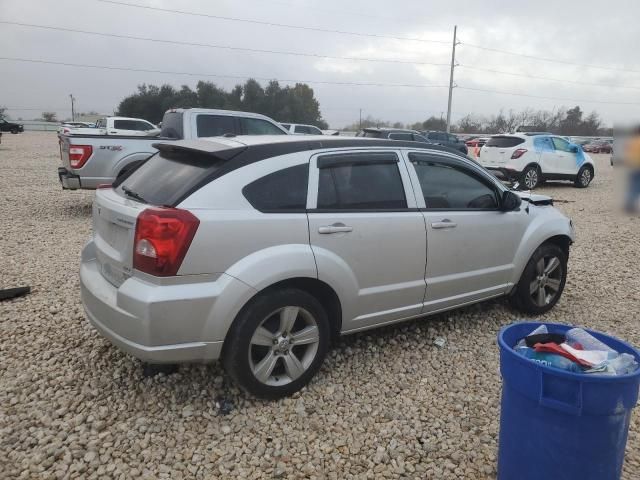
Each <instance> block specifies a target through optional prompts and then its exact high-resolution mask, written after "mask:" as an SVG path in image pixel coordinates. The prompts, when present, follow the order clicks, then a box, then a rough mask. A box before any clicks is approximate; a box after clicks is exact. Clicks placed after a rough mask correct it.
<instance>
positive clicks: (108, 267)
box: [93, 189, 146, 287]
mask: <svg viewBox="0 0 640 480" xmlns="http://www.w3.org/2000/svg"><path fill="white" fill-rule="evenodd" d="M145 207H146V206H145V205H144V204H141V203H139V202H136V201H134V200H131V199H128V198H124V197H121V196H120V195H118V194H117V193H116V192H115V191H114V190H112V189H99V190H97V191H96V198H95V200H94V202H93V239H94V242H95V247H96V260H97V261H98V264H99V267H100V271H101V273H102V276H103V277H104V278H105V279H107V281H109V282H110V283H112V284H113V285H115V286H116V287H119V286H120V285H121V284H122V283H123V282H124V281H125V280H126V279H127V278H129V277H130V276H131V274H132V271H133V242H134V235H135V228H136V219H137V218H138V215H139V214H140V212H142V211H143V210H144V208H145Z"/></svg>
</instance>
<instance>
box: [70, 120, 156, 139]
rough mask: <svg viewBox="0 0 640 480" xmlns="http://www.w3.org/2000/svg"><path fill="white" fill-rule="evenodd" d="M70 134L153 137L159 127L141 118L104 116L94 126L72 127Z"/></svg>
mask: <svg viewBox="0 0 640 480" xmlns="http://www.w3.org/2000/svg"><path fill="white" fill-rule="evenodd" d="M63 133H70V134H71V135H79V134H85V135H128V136H132V137H155V136H158V135H159V134H160V129H159V128H158V127H157V126H155V125H154V124H153V123H151V122H148V121H147V120H144V119H142V118H128V117H104V118H101V119H99V120H98V121H97V122H96V126H95V128H73V129H71V130H69V131H68V132H66V131H65V132H63Z"/></svg>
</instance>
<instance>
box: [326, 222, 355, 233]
mask: <svg viewBox="0 0 640 480" xmlns="http://www.w3.org/2000/svg"><path fill="white" fill-rule="evenodd" d="M352 231H353V227H350V226H349V225H345V224H344V223H334V224H333V225H325V226H324V227H320V228H318V233H322V234H323V235H326V234H328V233H343V232H352Z"/></svg>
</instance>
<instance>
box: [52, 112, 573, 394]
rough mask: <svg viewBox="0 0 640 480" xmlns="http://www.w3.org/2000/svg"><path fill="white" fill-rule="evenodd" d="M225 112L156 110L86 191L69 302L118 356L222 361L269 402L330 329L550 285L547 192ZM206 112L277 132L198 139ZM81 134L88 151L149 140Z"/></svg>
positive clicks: (565, 235)
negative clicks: (116, 170) (124, 164)
mask: <svg viewBox="0 0 640 480" xmlns="http://www.w3.org/2000/svg"><path fill="white" fill-rule="evenodd" d="M225 115H226V116H222V115H220V114H218V115H217V116H216V115H215V114H212V113H211V111H199V110H194V109H187V110H182V109H180V110H172V111H170V112H167V114H166V115H165V118H164V120H163V124H162V127H163V133H164V136H165V138H163V139H155V140H154V141H153V143H152V144H150V145H149V146H148V147H145V148H148V149H149V150H152V151H151V152H150V153H148V154H147V156H149V155H151V156H150V158H149V159H148V160H146V161H145V162H138V164H137V165H136V167H134V168H132V170H130V171H129V172H128V174H127V175H120V176H119V177H118V178H117V179H116V180H115V182H114V183H113V184H112V185H107V186H103V187H101V188H99V189H98V190H97V191H96V196H95V201H94V205H93V226H94V228H93V238H92V240H91V241H90V242H89V243H88V244H87V245H86V246H85V247H84V249H83V251H82V256H81V267H80V283H81V296H82V302H83V304H84V307H85V310H86V314H87V317H88V319H89V321H90V322H91V324H92V325H93V326H94V327H95V328H96V329H97V330H98V331H99V332H100V333H101V334H102V335H103V336H104V337H106V338H108V339H109V340H110V341H111V342H112V343H113V344H114V345H116V346H117V347H119V348H120V349H122V350H124V351H125V352H128V353H130V354H132V355H133V356H135V357H138V358H140V359H142V360H143V361H144V362H148V363H152V364H157V363H179V362H210V361H213V360H216V359H222V360H223V365H224V368H225V369H226V371H227V372H228V374H229V376H230V377H231V378H232V379H234V380H235V382H236V383H237V384H238V385H239V386H240V387H242V388H243V389H244V390H246V391H248V392H250V393H251V394H253V395H255V396H258V397H263V398H280V397H283V396H287V395H290V394H292V393H294V392H296V391H298V390H300V389H301V388H302V387H303V386H304V385H306V384H307V383H308V382H309V381H310V380H311V378H312V377H313V376H314V375H315V374H316V372H317V371H318V370H319V369H320V366H321V365H322V362H323V359H324V357H325V355H326V353H327V350H328V348H329V345H330V343H331V342H332V340H333V339H335V338H336V337H337V336H339V335H341V334H349V333H353V332H358V331H362V330H366V329H370V328H375V327H378V326H381V325H388V324H390V323H395V322H400V321H404V320H407V319H411V318H416V317H421V316H425V315H430V314H434V313H437V312H441V311H445V310H450V309H453V308H457V307H459V306H463V305H468V304H471V303H475V302H480V301H483V300H486V299H490V298H496V297H502V296H506V297H508V298H509V299H510V301H511V302H512V304H513V305H514V306H515V307H516V308H518V309H519V310H521V311H523V312H525V313H527V314H530V315H540V314H543V313H544V312H546V311H548V310H549V309H551V308H552V307H553V306H554V305H555V304H556V302H557V301H558V299H559V298H560V296H561V295H562V291H563V288H564V285H565V281H566V277H567V258H568V255H569V246H570V245H571V243H572V242H573V239H574V231H573V226H572V224H571V221H570V220H569V219H568V218H566V217H565V216H563V215H562V214H561V213H560V212H559V211H558V210H556V209H555V208H554V207H553V206H552V201H551V199H550V198H549V197H544V196H541V195H534V194H528V193H524V192H520V193H516V192H514V191H512V190H510V189H509V188H507V187H506V186H505V185H503V184H502V183H501V182H500V181H498V179H496V178H495V177H494V176H493V175H491V174H489V173H488V172H487V171H486V170H485V169H484V168H482V167H481V166H480V165H478V164H477V163H476V162H474V161H472V160H471V159H469V158H467V157H466V156H465V155H463V154H462V153H461V152H457V151H456V150H453V149H451V148H448V147H444V146H440V145H434V144H432V143H428V142H426V141H416V140H415V139H414V138H413V135H414V133H413V132H412V133H411V135H412V138H411V139H410V140H411V141H405V140H390V139H389V137H387V138H386V139H381V138H368V137H365V138H346V137H326V138H318V137H309V138H303V137H300V136H295V135H287V134H286V132H285V131H284V130H282V129H281V127H280V126H279V125H277V124H275V122H272V121H271V120H270V119H267V118H264V117H262V116H257V115H251V114H245V113H239V112H234V113H232V114H229V113H227V114H225ZM221 123H224V124H226V125H231V127H229V128H239V129H240V131H246V132H256V131H257V132H264V131H265V130H275V131H277V133H276V135H266V136H264V135H263V136H257V135H249V136H241V135H224V136H216V137H215V138H199V137H203V136H207V137H210V136H212V135H215V134H219V133H220V129H219V128H218V126H219V125H220V124H221ZM165 129H167V130H165ZM170 130H171V132H170ZM169 133H171V134H172V138H173V140H170V139H169V138H168V137H169ZM389 135H391V133H389ZM62 138H63V141H64V152H65V153H64V155H63V159H64V161H65V162H66V165H65V168H66V167H68V168H75V170H74V171H75V172H78V173H79V174H80V172H82V169H83V168H88V167H89V165H90V163H86V162H87V159H84V162H85V164H84V166H82V165H80V166H79V165H78V163H76V165H75V167H71V166H70V162H81V161H82V158H84V157H83V156H82V155H83V151H82V147H80V146H77V145H74V144H73V143H70V142H75V141H76V139H75V138H74V137H73V136H69V135H63V136H62ZM179 138H180V139H184V140H178V139H179ZM515 138H518V139H520V138H522V137H515ZM94 140H95V141H94ZM407 140H409V139H407ZM80 141H81V142H83V143H86V144H87V145H86V146H87V147H88V148H89V149H90V150H89V157H88V158H90V157H91V151H93V152H94V153H93V154H94V155H95V154H96V153H104V154H107V153H110V154H115V153H117V158H120V157H121V156H122V155H127V154H128V153H127V152H123V151H121V150H117V149H115V147H116V146H120V147H123V148H124V145H125V144H127V142H131V143H129V144H127V145H128V146H129V147H130V150H131V151H140V150H141V147H140V146H139V144H138V143H135V142H145V143H144V145H147V143H146V142H150V140H149V139H128V138H125V137H113V138H111V139H109V138H107V137H103V138H102V139H99V138H98V137H97V136H94V137H92V136H84V137H81V138H80ZM90 142H93V143H90ZM105 142H111V143H106V144H105ZM512 142H515V139H514V140H512ZM103 146H106V147H109V148H103ZM518 146H519V148H521V149H522V148H524V147H525V146H527V147H528V146H529V143H527V140H526V138H525V139H524V140H523V142H521V143H520V144H518ZM483 148H496V147H493V146H486V145H485V147H483ZM498 148H499V147H498ZM75 149H79V150H78V151H76V150H75ZM483 153H484V152H483ZM505 155H507V156H509V155H511V152H505ZM115 158H116V156H114V155H111V158H109V157H108V156H105V157H104V159H105V161H109V162H110V163H111V164H112V165H113V164H115V163H117V162H115V161H114V159H115ZM98 163H99V162H98ZM105 178H107V177H104V178H103V179H102V181H105ZM94 180H95V179H94Z"/></svg>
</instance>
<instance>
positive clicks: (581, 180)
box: [573, 165, 593, 188]
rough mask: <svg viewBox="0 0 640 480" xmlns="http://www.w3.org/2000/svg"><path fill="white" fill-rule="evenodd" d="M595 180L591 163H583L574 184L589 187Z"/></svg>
mask: <svg viewBox="0 0 640 480" xmlns="http://www.w3.org/2000/svg"><path fill="white" fill-rule="evenodd" d="M592 180H593V169H592V168H591V167H590V166H589V165H583V166H582V168H580V170H578V174H577V175H576V178H575V180H574V181H573V184H574V185H575V186H576V187H577V188H587V187H588V186H589V184H590V183H591V181H592Z"/></svg>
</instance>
